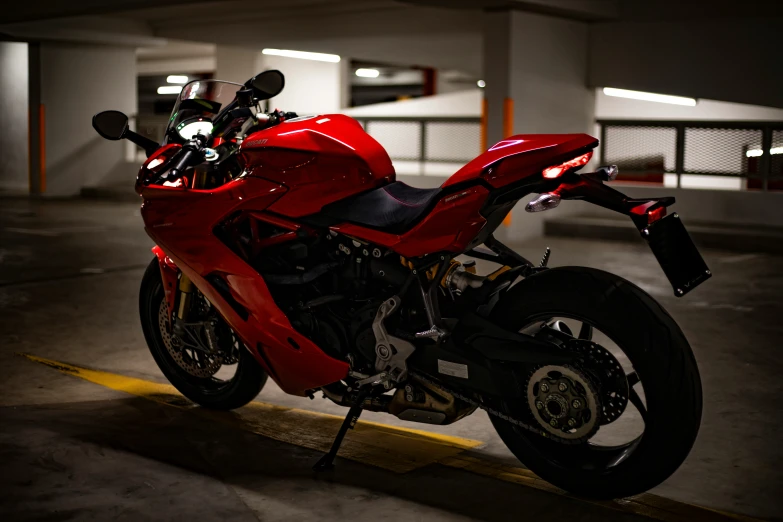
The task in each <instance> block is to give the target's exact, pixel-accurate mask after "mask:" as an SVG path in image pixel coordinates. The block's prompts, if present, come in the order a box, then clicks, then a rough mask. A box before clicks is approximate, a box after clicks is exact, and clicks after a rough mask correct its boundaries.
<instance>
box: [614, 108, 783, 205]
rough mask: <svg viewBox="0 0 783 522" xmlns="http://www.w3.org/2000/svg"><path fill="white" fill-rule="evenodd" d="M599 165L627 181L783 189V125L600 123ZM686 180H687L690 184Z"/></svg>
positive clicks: (770, 123) (656, 122) (624, 121)
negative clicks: (720, 182)
mask: <svg viewBox="0 0 783 522" xmlns="http://www.w3.org/2000/svg"><path fill="white" fill-rule="evenodd" d="M598 124H599V125H600V126H601V145H602V147H601V158H600V162H601V164H615V165H617V166H618V167H619V168H620V173H621V177H620V179H625V180H627V181H643V182H658V183H663V180H664V176H666V175H670V176H674V178H675V179H676V183H677V186H678V187H681V186H684V184H683V179H686V178H687V179H693V178H697V177H701V178H704V177H720V178H734V179H735V180H736V181H737V182H738V183H735V184H734V185H724V187H735V188H748V189H763V190H781V189H783V122H740V121H657V120H654V121H640V120H599V121H598ZM687 179H686V181H687Z"/></svg>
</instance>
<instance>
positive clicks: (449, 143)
mask: <svg viewBox="0 0 783 522" xmlns="http://www.w3.org/2000/svg"><path fill="white" fill-rule="evenodd" d="M356 120H358V121H359V123H361V124H362V126H363V127H364V130H365V131H367V133H368V134H369V135H370V136H372V137H373V138H375V139H376V140H378V142H379V143H380V144H381V145H383V147H384V148H385V149H386V151H387V152H388V153H389V156H390V157H391V159H392V160H393V161H394V160H397V161H416V162H422V163H423V162H433V163H466V162H468V161H470V160H472V159H473V158H475V157H476V156H478V155H479V154H480V153H481V150H480V148H481V119H480V118H470V117H431V118H426V117H423V118H412V117H411V118H406V117H393V116H389V117H361V116H359V117H356Z"/></svg>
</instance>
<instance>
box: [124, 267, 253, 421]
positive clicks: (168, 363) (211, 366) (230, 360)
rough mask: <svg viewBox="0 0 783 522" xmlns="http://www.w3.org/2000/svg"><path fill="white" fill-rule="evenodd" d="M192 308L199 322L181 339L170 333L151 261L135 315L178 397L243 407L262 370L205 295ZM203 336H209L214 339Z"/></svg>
mask: <svg viewBox="0 0 783 522" xmlns="http://www.w3.org/2000/svg"><path fill="white" fill-rule="evenodd" d="M196 293H197V292H196ZM194 306H196V307H200V308H201V311H202V314H203V315H204V317H203V321H201V323H202V324H198V323H194V324H189V325H187V330H185V331H184V332H183V336H182V337H178V336H175V335H172V334H171V327H170V325H169V313H168V306H167V305H166V300H165V299H164V293H163V283H162V281H161V275H160V266H159V263H158V260H157V258H155V259H153V260H152V262H151V263H150V265H149V266H148V267H147V270H146V272H144V278H143V279H142V282H141V291H140V294H139V313H140V316H141V326H142V329H143V330H144V337H145V338H146V340H147V345H148V346H149V349H150V352H152V356H153V358H154V359H155V362H156V363H157V364H158V367H159V368H160V370H161V371H162V372H163V375H165V376H166V378H167V379H168V380H169V382H171V384H173V385H174V387H175V388H177V390H179V391H180V392H181V393H182V395H184V396H185V397H187V398H188V399H190V400H192V401H193V402H195V403H196V404H199V405H200V406H204V407H205V408H212V409H216V410H233V409H235V408H239V407H241V406H244V405H245V404H247V403H248V402H250V401H252V400H253V399H254V398H255V397H256V395H258V394H259V392H260V391H261V389H262V388H263V387H264V384H266V380H267V374H266V372H265V371H264V369H263V368H261V366H260V365H259V364H258V362H256V360H255V359H254V358H253V355H252V354H251V353H250V352H249V351H248V350H247V349H246V348H245V347H244V346H242V345H241V343H240V342H239V341H238V339H237V338H236V336H235V335H234V333H233V332H232V331H231V329H230V328H229V327H228V325H227V324H226V323H225V322H224V321H223V320H222V319H221V318H219V317H218V316H217V315H216V314H215V313H214V312H212V311H211V310H210V305H209V303H208V302H206V299H204V298H203V297H201V296H200V295H199V296H198V303H197V304H196V305H194ZM204 309H206V312H204ZM206 328H210V329H211V330H210V331H206V330H205V329H206ZM206 335H209V336H212V339H213V343H210V342H209V340H208V339H206V338H205V337H206ZM210 344H216V345H217V346H216V348H217V349H216V350H211V349H208V348H207V347H208V346H209V345H210Z"/></svg>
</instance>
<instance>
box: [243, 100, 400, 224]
mask: <svg viewBox="0 0 783 522" xmlns="http://www.w3.org/2000/svg"><path fill="white" fill-rule="evenodd" d="M241 158H242V160H243V161H244V163H245V168H246V169H247V170H248V171H249V173H250V176H253V177H258V178H263V179H266V180H269V181H274V182H276V183H280V184H283V185H285V186H286V187H287V188H288V189H289V192H288V194H286V197H285V200H284V201H280V202H278V203H276V204H273V205H272V207H270V209H269V210H270V211H272V212H276V213H278V214H281V215H284V216H288V217H294V218H295V217H302V216H306V215H308V214H314V213H316V212H318V211H320V210H321V208H323V206H324V205H326V204H328V203H332V202H335V201H338V200H341V199H344V198H347V197H349V196H352V195H354V194H359V193H361V192H365V191H367V190H370V189H372V188H375V187H378V186H381V185H385V184H387V183H390V182H392V181H394V180H395V174H394V167H393V166H392V163H391V160H390V159H389V155H388V154H387V153H386V151H385V150H384V149H383V147H382V146H381V145H380V144H379V143H378V142H377V141H375V140H374V139H373V138H372V137H371V136H370V135H369V134H367V133H366V132H364V129H363V128H362V126H361V125H359V123H358V122H357V121H356V120H354V119H352V118H349V117H347V116H344V115H341V114H326V115H323V116H313V117H310V118H297V119H295V120H291V121H288V122H284V123H282V124H281V125H276V126H274V127H271V128H269V129H265V130H262V131H259V132H256V133H254V134H251V135H250V136H248V137H247V139H246V140H245V141H244V142H243V144H242V148H241Z"/></svg>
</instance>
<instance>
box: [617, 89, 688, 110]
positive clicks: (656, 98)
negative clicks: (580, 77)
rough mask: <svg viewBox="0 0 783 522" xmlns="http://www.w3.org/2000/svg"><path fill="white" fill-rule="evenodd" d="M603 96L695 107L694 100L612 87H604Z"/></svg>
mask: <svg viewBox="0 0 783 522" xmlns="http://www.w3.org/2000/svg"><path fill="white" fill-rule="evenodd" d="M604 94H606V95H607V96H616V97H618V98H631V99H632V100H643V101H651V102H658V103H671V104H673V105H687V106H688V107H694V106H696V100H695V99H693V98H683V97H682V96H669V95H668V94H655V93H653V92H642V91H629V90H626V89H615V88H614V87H604Z"/></svg>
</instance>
